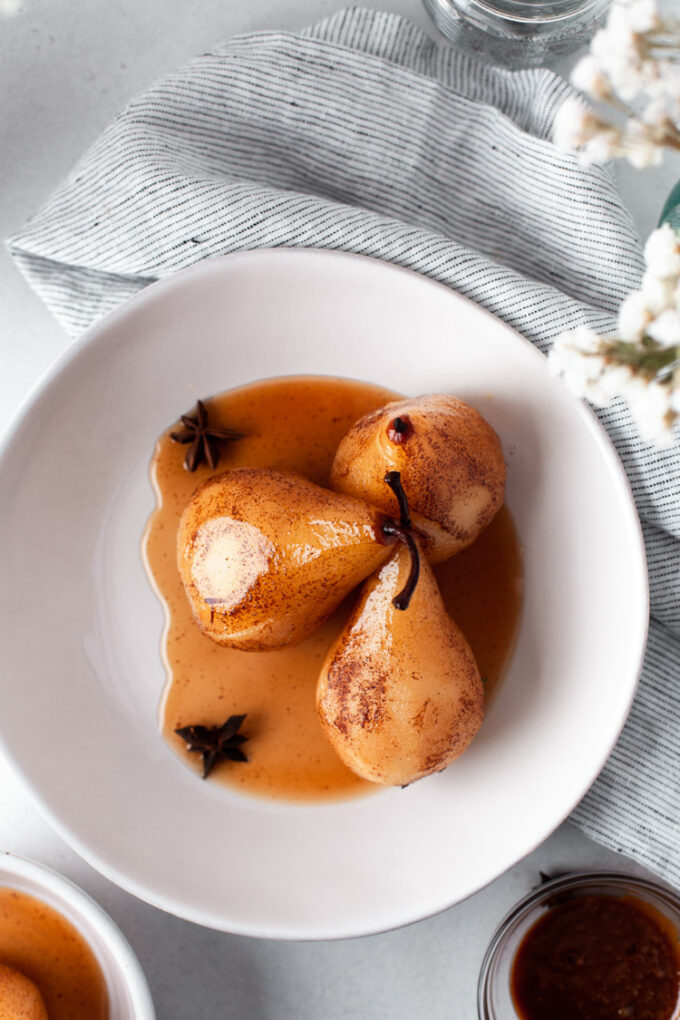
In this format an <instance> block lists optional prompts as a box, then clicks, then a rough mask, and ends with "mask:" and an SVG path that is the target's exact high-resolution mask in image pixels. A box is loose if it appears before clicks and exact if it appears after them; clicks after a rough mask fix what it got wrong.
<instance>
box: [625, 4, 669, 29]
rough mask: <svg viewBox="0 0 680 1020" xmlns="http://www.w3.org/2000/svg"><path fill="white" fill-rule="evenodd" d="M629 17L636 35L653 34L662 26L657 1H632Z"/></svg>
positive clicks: (629, 5)
mask: <svg viewBox="0 0 680 1020" xmlns="http://www.w3.org/2000/svg"><path fill="white" fill-rule="evenodd" d="M627 15H628V24H629V25H630V27H631V28H632V30H633V31H634V32H636V33H644V32H652V31H653V30H654V29H656V28H659V26H660V24H661V18H660V17H659V10H658V7H657V4H656V0H632V3H629V4H628V11H627Z"/></svg>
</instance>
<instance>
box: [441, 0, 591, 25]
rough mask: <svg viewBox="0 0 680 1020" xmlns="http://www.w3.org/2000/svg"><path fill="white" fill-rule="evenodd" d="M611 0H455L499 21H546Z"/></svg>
mask: <svg viewBox="0 0 680 1020" xmlns="http://www.w3.org/2000/svg"><path fill="white" fill-rule="evenodd" d="M609 2H610V0H540V2H536V0H456V3H457V4H458V6H459V7H461V8H462V9H463V10H464V11H466V12H467V13H469V14H472V11H473V10H476V11H477V12H478V14H479V16H480V17H481V16H487V17H490V18H493V19H498V20H499V21H506V22H508V21H509V22H520V23H523V24H532V23H535V24H546V23H552V22H559V21H570V20H572V19H579V18H582V17H583V16H584V15H587V14H588V13H589V12H591V11H593V10H594V9H597V8H604V7H606V6H607V5H608V4H609Z"/></svg>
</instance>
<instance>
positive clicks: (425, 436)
mask: <svg viewBox="0 0 680 1020" xmlns="http://www.w3.org/2000/svg"><path fill="white" fill-rule="evenodd" d="M388 471H398V472H399V473H400V475H401V481H402V485H403V487H404V492H405V493H406V496H407V498H408V501H409V506H410V508H411V516H412V518H413V525H414V527H415V528H416V530H417V532H418V534H419V536H420V538H421V541H422V544H423V547H424V549H425V552H426V554H427V558H428V559H429V560H430V562H432V563H436V562H438V561H440V560H444V559H448V557H449V556H452V555H454V554H455V553H457V552H459V551H460V550H461V549H464V548H465V547H466V546H468V545H470V543H471V542H474V540H475V539H476V538H477V536H478V535H479V534H480V533H481V532H482V531H483V530H484V528H486V526H487V525H488V524H489V523H490V521H491V519H492V518H493V516H494V514H495V513H496V511H497V510H499V509H500V507H501V505H502V503H503V496H504V489H505V462H504V460H503V451H502V448H501V444H500V440H499V439H498V436H497V435H496V433H495V432H494V430H493V429H492V427H491V426H490V425H489V423H488V422H487V421H485V419H484V418H483V417H482V416H481V414H480V413H479V411H477V410H476V409H475V408H474V407H471V406H470V405H469V404H466V403H464V402H463V401H462V400H458V399H457V398H456V397H451V396H447V395H445V394H431V395H429V396H424V397H416V398H414V399H410V400H398V401H395V402H394V403H391V404H387V405H386V406H385V407H382V408H380V409H379V410H377V411H372V412H370V413H369V414H367V415H365V416H364V417H363V418H361V419H360V420H359V421H358V422H357V423H356V424H355V425H354V426H353V427H352V428H351V429H350V431H349V432H348V433H347V435H346V436H345V437H344V439H343V440H342V441H341V442H340V445H339V446H338V449H337V452H336V455H335V460H334V462H333V467H332V469H331V476H330V482H331V486H332V488H333V489H335V490H336V491H337V492H343V493H346V494H347V495H350V496H354V497H356V498H357V499H365V500H368V501H369V502H370V503H372V504H373V505H374V506H376V507H379V508H380V509H382V510H384V511H385V512H386V513H388V514H394V513H395V512H396V502H395V498H394V496H393V495H392V493H391V492H390V491H389V489H388V488H387V487H386V486H385V484H384V478H385V474H386V472H388Z"/></svg>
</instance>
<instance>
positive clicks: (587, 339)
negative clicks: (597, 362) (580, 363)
mask: <svg viewBox="0 0 680 1020" xmlns="http://www.w3.org/2000/svg"><path fill="white" fill-rule="evenodd" d="M555 344H556V345H558V344H559V345H560V346H563V345H564V346H569V347H572V348H573V349H574V350H577V351H581V352H583V353H584V354H599V353H600V352H601V351H602V348H603V343H602V337H601V336H600V335H599V334H598V333H596V332H595V330H594V329H591V327H590V326H577V327H576V329H572V330H570V332H568V333H562V334H560V336H558V338H557V340H556V341H555Z"/></svg>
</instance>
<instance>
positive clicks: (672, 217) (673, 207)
mask: <svg viewBox="0 0 680 1020" xmlns="http://www.w3.org/2000/svg"><path fill="white" fill-rule="evenodd" d="M664 223H668V224H670V226H671V227H672V228H673V230H674V231H675V233H676V234H680V181H678V183H677V184H676V185H675V187H674V188H673V190H672V191H671V193H670V195H669V196H668V198H667V199H666V202H665V204H664V207H663V209H662V210H661V219H660V220H659V226H662V225H663V224H664Z"/></svg>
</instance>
